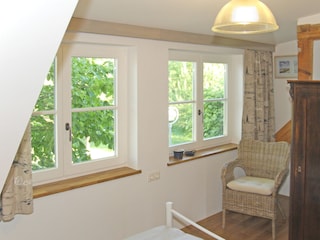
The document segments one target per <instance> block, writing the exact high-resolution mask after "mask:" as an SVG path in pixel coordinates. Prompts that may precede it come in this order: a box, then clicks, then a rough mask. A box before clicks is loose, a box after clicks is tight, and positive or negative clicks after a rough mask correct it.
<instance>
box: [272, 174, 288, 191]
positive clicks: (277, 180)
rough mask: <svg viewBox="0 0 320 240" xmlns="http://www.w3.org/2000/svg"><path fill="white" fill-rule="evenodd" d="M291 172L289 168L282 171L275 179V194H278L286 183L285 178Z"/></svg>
mask: <svg viewBox="0 0 320 240" xmlns="http://www.w3.org/2000/svg"><path fill="white" fill-rule="evenodd" d="M288 172H289V168H285V169H282V170H281V171H280V172H279V173H278V174H277V176H276V177H275V179H274V190H273V194H277V193H278V191H279V188H280V186H281V184H282V183H283V181H284V178H285V177H286V176H287V174H288Z"/></svg>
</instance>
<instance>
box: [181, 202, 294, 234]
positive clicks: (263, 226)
mask: <svg viewBox="0 0 320 240" xmlns="http://www.w3.org/2000/svg"><path fill="white" fill-rule="evenodd" d="M280 203H281V206H282V208H283V210H284V212H285V213H286V216H287V219H286V220H283V219H282V217H281V215H280V216H279V220H277V224H276V240H288V213H289V198H288V197H285V196H281V198H280ZM221 223H222V213H221V212H220V213H218V214H215V215H213V216H210V217H208V218H206V219H204V220H201V221H199V222H198V224H200V225H201V226H203V227H205V228H207V229H208V230H210V231H212V232H214V233H216V234H218V235H220V236H221V237H223V238H225V239H226V240H272V230H271V220H268V219H263V218H258V217H251V216H248V215H244V214H239V213H233V212H227V215H226V227H225V228H224V229H222V226H221ZM182 230H183V231H184V232H187V233H190V234H192V235H195V236H198V237H200V238H203V239H206V240H212V239H214V238H212V237H210V236H207V235H206V234H204V233H201V232H200V231H198V230H197V229H195V228H194V227H192V226H188V227H186V228H184V229H182Z"/></svg>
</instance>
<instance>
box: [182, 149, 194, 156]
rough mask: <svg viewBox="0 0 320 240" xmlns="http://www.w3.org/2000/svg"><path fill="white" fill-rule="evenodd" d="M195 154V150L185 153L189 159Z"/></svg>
mask: <svg viewBox="0 0 320 240" xmlns="http://www.w3.org/2000/svg"><path fill="white" fill-rule="evenodd" d="M195 152H196V151H195V150H191V151H185V152H184V154H185V155H186V156H188V157H192V156H194V154H195Z"/></svg>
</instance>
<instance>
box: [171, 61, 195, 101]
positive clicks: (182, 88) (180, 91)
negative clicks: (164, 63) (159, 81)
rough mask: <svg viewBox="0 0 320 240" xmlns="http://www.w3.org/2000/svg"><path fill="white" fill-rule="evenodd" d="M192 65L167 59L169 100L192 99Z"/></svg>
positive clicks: (191, 63)
mask: <svg viewBox="0 0 320 240" xmlns="http://www.w3.org/2000/svg"><path fill="white" fill-rule="evenodd" d="M194 65H195V63H193V62H179V61H169V102H179V101H190V100H193V78H194Z"/></svg>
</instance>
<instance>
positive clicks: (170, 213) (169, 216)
mask: <svg viewBox="0 0 320 240" xmlns="http://www.w3.org/2000/svg"><path fill="white" fill-rule="evenodd" d="M174 218H177V219H179V220H181V221H183V222H184V223H187V224H189V225H192V226H194V227H195V228H197V229H199V230H200V231H202V232H204V233H206V234H207V235H209V236H211V237H213V238H215V239H217V240H225V239H224V238H222V237H220V236H219V235H217V234H215V233H213V232H211V231H209V230H208V229H206V228H204V227H202V226H200V225H199V224H197V223H195V222H194V221H192V220H190V219H189V218H187V217H185V216H183V215H182V214H181V213H179V212H177V211H176V210H174V209H173V203H172V202H166V225H167V227H170V228H172V227H173V219H174Z"/></svg>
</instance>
